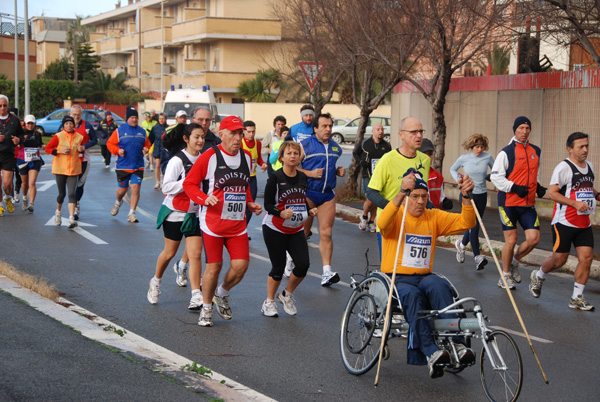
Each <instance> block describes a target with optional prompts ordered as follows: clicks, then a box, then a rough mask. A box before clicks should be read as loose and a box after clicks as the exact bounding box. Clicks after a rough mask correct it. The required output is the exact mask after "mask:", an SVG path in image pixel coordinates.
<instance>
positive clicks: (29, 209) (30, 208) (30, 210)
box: [27, 202, 33, 212]
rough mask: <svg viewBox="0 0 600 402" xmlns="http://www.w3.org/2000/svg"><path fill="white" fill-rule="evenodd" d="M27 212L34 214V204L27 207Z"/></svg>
mask: <svg viewBox="0 0 600 402" xmlns="http://www.w3.org/2000/svg"><path fill="white" fill-rule="evenodd" d="M27 210H28V211H29V212H33V202H30V203H29V205H28V206H27Z"/></svg>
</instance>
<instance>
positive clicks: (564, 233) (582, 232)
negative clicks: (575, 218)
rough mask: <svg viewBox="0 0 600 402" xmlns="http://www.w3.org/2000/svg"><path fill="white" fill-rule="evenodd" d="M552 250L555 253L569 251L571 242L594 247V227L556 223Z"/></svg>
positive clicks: (553, 231)
mask: <svg viewBox="0 0 600 402" xmlns="http://www.w3.org/2000/svg"><path fill="white" fill-rule="evenodd" d="M552 242H553V246H552V251H554V252H555V253H568V252H570V251H571V244H573V245H574V246H575V248H577V247H592V248H593V247H594V232H593V230H592V227H591V226H589V227H587V228H583V229H582V228H573V227H570V226H566V225H563V224H561V223H556V224H554V225H552Z"/></svg>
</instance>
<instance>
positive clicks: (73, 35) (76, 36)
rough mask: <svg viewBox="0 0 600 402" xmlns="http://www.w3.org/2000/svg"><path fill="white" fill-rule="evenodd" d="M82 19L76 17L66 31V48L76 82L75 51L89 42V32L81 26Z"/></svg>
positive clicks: (78, 16)
mask: <svg viewBox="0 0 600 402" xmlns="http://www.w3.org/2000/svg"><path fill="white" fill-rule="evenodd" d="M81 19H82V17H81V16H80V15H76V16H75V19H74V20H73V21H71V23H70V24H69V29H68V30H67V48H68V50H69V52H70V53H71V55H72V57H73V69H74V74H73V81H75V82H77V78H78V72H77V50H78V49H79V45H80V44H82V43H84V42H88V41H89V40H90V31H89V29H88V27H85V26H83V25H81Z"/></svg>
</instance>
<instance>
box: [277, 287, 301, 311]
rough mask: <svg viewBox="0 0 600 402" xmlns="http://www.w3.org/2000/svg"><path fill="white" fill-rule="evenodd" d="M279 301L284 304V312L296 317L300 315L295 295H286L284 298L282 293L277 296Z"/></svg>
mask: <svg viewBox="0 0 600 402" xmlns="http://www.w3.org/2000/svg"><path fill="white" fill-rule="evenodd" d="M277 300H278V301H279V303H281V304H283V311H285V312H286V313H288V314H289V315H296V314H297V313H298V310H296V301H295V300H294V296H293V295H288V294H286V295H285V296H284V295H283V292H280V293H279V294H278V295H277Z"/></svg>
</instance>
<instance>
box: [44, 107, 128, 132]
mask: <svg viewBox="0 0 600 402" xmlns="http://www.w3.org/2000/svg"><path fill="white" fill-rule="evenodd" d="M70 111H71V109H58V110H55V111H54V112H52V113H50V114H49V115H48V116H46V117H42V118H41V119H37V120H36V122H35V124H36V126H37V128H36V129H37V130H38V131H40V132H41V133H42V135H52V134H55V133H56V132H58V129H59V128H60V126H61V124H62V119H63V117H65V116H66V115H67V114H69V112H70ZM104 113H105V111H104V110H92V109H83V120H85V121H87V122H89V123H90V124H91V125H92V126H93V127H94V129H95V128H97V127H98V125H99V124H100V122H101V121H102V120H103V119H104ZM112 115H113V120H114V121H115V122H116V123H117V126H122V125H123V124H125V120H123V119H122V118H121V117H120V116H119V115H117V114H115V113H113V114H112Z"/></svg>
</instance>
